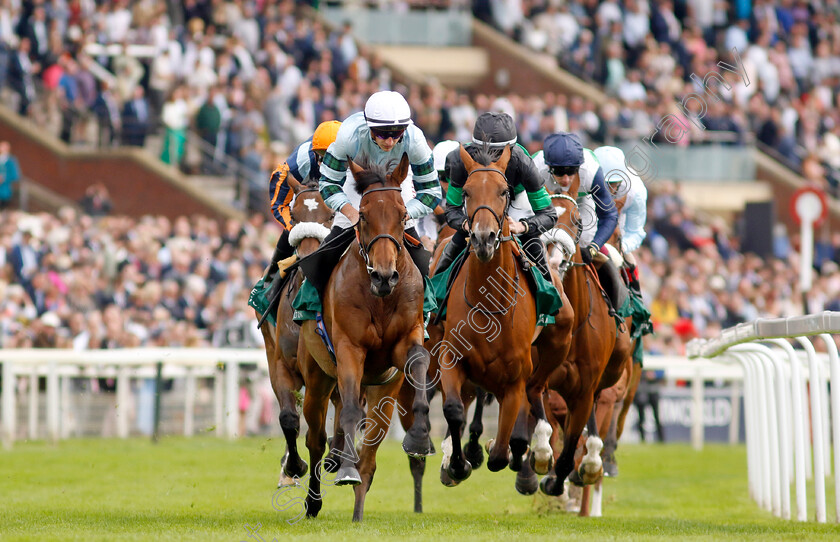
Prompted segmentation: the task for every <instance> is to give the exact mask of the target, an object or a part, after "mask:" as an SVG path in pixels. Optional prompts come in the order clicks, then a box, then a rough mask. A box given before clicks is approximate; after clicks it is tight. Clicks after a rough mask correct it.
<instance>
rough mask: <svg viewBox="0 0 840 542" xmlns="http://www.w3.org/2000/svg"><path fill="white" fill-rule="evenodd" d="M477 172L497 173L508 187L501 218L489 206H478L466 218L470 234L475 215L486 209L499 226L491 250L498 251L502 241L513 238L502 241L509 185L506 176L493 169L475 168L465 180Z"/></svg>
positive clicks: (508, 198)
mask: <svg viewBox="0 0 840 542" xmlns="http://www.w3.org/2000/svg"><path fill="white" fill-rule="evenodd" d="M477 171H493V172H495V173H498V174H499V175H501V176H502V178H503V179H504V180H505V184H507V185H508V190H507V191H505V211H504V213H502V216H499V215H497V214H496V211H494V210H493V208H492V207H490V206H489V205H479V206H478V207H476V208H475V210H474V211H473V213H472V214H471V215H470V216H469V217H468V218H467V224H468V225H469V227H470V232H472V224H473V220H475V215H477V214H478V212H479V211H481V210H482V209H486V210H488V211H490V212H491V213H492V214H493V218H495V219H496V224H497V225H498V226H499V229H498V230H496V242H495V243H494V244H493V250H498V248H499V245H501V243H502V241H509V240H510V239H513V236H510V237H508V238H505V239H502V226H503V225H504V220H505V217H506V216H507V214H508V210H509V209H510V184H509V183H508V180H507V175H505V172H504V171H502V170H500V169H496V168H493V167H480V168H476V169H474V170H472V171H470V172H469V174H467V180H469V178H470V176H471V175H472V174H473V173H475V172H477ZM466 185H467V183H466V181H464V186H466ZM466 209H467V204H466V201H465V202H464V210H465V211H466Z"/></svg>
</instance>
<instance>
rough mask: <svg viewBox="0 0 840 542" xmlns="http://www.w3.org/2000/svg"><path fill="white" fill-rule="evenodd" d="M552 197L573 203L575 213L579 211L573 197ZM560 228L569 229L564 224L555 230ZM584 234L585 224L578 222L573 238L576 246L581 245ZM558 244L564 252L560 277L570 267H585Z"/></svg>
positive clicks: (563, 195) (554, 195) (562, 195)
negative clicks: (573, 259)
mask: <svg viewBox="0 0 840 542" xmlns="http://www.w3.org/2000/svg"><path fill="white" fill-rule="evenodd" d="M550 197H551V199H562V200H567V201H570V202H572V205H574V208H573V209H574V210H575V211H578V203H577V200H576V199H575V198H573V197H572V196H570V195H568V194H552V195H551V196H550ZM578 212H579V211H578ZM558 227H559V228H563V229H564V230H568V229H569V228H568V227H567V226H565V225H562V224H561V225H559V226H557V225H555V228H558ZM569 233H571V232H569ZM582 234H583V224H582V223H581V221H580V220H578V225H577V231H575V233H574V235H573V236H571V237H572V240H573V241H574V242H575V246H578V244H580V236H581V235H582ZM557 244H558V245H560V250H562V251H563V263H561V264H560V267H559V269H558V271H560V276H561V277H562V276H564V275H565V274H566V271H568V270H569V268H570V267H574V266H576V265H584V264H577V263H575V262H573V261H572V257H573V256H574V253H572V254H569V251H568V249H567V248H566V247H565V246H564V245H563V244H562V243H557Z"/></svg>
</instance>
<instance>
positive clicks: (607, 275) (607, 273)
mask: <svg viewBox="0 0 840 542" xmlns="http://www.w3.org/2000/svg"><path fill="white" fill-rule="evenodd" d="M598 278H599V279H600V281H601V287H602V288H603V289H604V291H605V292H606V293H607V297H608V298H609V301H610V304H611V305H612V309H613V310H612V311H610V314H613V313H614V312H615V311H617V310H618V309H620V308H621V306H620V305H619V303H620V300H619V288H620V284H621V282H622V281H621V277H620V276H619V274H618V269H616V267H615V264H613V263H612V260H607V261H606V262H604V263H603V264H601V267H600V269H598ZM613 315H614V314H613Z"/></svg>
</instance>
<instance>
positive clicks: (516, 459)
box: [508, 449, 545, 474]
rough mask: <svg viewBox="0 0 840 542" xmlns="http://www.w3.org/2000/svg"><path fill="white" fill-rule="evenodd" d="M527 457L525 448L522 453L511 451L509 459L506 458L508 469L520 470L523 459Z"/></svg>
mask: <svg viewBox="0 0 840 542" xmlns="http://www.w3.org/2000/svg"><path fill="white" fill-rule="evenodd" d="M526 459H528V450H527V449H526V450H525V453H524V454H522V455H519V454H515V453H513V451H511V453H510V459H509V460H508V466H509V467H510V470H512V471H513V472H519V471H521V470H522V465H523V464H524V463H525V460H526ZM543 474H545V473H543Z"/></svg>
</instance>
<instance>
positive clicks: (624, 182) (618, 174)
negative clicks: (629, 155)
mask: <svg viewBox="0 0 840 542" xmlns="http://www.w3.org/2000/svg"><path fill="white" fill-rule="evenodd" d="M593 152H594V153H595V157H596V158H598V163H599V164H600V166H601V171H602V172H603V173H604V181H606V182H607V183H609V184H612V185H614V184H615V183H620V184H619V186H618V189H617V190H615V187H613V189H614V190H615V195H614V197H617V198H620V197H622V196H625V195H627V193H628V192H629V191H630V187H631V186H632V185H633V183H640V182H642V180H641V179H640V178H639V176H638V175H636V173H635V172H634V171H633V170H631V169H630V168H628V167H627V165H626V164H625V158H624V151H622V150H621V149H619V148H618V147H598V148H597V149H595V150H594V151H593Z"/></svg>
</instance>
